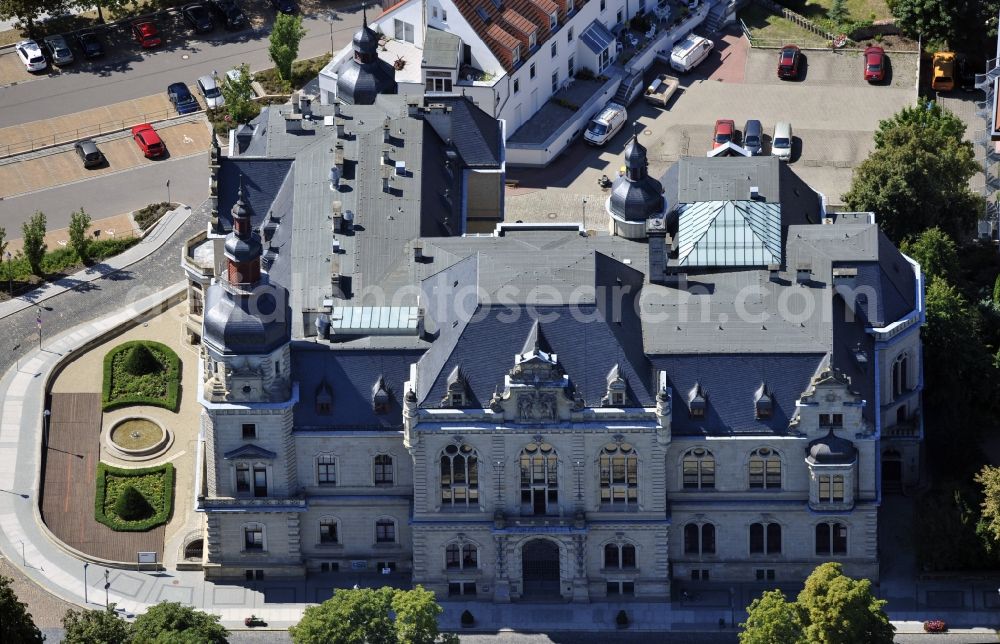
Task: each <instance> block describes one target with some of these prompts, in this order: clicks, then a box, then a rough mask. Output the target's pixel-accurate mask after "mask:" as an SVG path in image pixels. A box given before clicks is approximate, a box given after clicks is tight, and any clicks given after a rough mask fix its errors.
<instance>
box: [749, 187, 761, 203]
mask: <svg viewBox="0 0 1000 644" xmlns="http://www.w3.org/2000/svg"><path fill="white" fill-rule="evenodd" d="M759 199H760V188H759V187H757V186H750V200H751V201H757V200H759Z"/></svg>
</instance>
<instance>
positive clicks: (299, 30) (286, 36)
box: [267, 13, 306, 82]
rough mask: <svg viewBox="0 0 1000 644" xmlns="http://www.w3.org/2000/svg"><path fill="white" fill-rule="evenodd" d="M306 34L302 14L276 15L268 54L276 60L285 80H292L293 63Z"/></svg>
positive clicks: (281, 75)
mask: <svg viewBox="0 0 1000 644" xmlns="http://www.w3.org/2000/svg"><path fill="white" fill-rule="evenodd" d="M305 35H306V30H305V29H304V28H303V27H302V16H299V15H295V16H291V15H288V14H284V13H279V14H278V15H277V16H276V17H275V19H274V26H273V27H272V28H271V38H270V41H271V45H270V47H268V49H267V54H268V56H270V57H271V60H272V61H273V62H274V66H275V68H276V69H277V70H278V76H280V77H281V79H282V80H284V81H285V82H291V80H292V63H293V62H295V59H296V57H298V55H299V43H300V42H301V41H302V38H303V37H304V36H305Z"/></svg>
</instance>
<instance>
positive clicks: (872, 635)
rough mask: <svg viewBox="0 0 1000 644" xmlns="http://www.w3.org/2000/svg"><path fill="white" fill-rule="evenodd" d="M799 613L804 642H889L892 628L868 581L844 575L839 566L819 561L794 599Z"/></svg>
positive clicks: (882, 643)
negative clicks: (800, 612)
mask: <svg viewBox="0 0 1000 644" xmlns="http://www.w3.org/2000/svg"><path fill="white" fill-rule="evenodd" d="M796 603H797V604H798V607H799V609H800V610H801V611H802V612H803V616H804V617H803V621H804V623H805V629H804V631H803V634H804V636H805V641H806V642H824V643H825V644H855V643H856V642H865V643H866V644H892V639H893V634H894V633H895V631H896V629H895V628H893V626H892V624H890V623H889V617H888V616H887V615H886V614H885V611H884V610H883V608H884V607H885V605H886V604H887V603H888V602H886V601H885V600H884V599H877V598H876V597H875V596H874V595H872V589H871V582H870V581H868V580H867V579H851V578H850V577H847V576H846V575H844V572H843V566H842V565H841V564H839V563H833V562H828V563H824V564H820V565H819V566H817V568H816V569H815V570H813V572H812V574H811V575H809V577H808V578H807V579H806V584H805V588H803V589H802V592H800V593H799V597H798V599H797V600H796Z"/></svg>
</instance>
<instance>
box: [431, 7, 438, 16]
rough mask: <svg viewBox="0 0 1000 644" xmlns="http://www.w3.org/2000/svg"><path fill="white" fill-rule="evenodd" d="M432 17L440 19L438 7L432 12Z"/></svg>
mask: <svg viewBox="0 0 1000 644" xmlns="http://www.w3.org/2000/svg"><path fill="white" fill-rule="evenodd" d="M431 15H433V16H434V17H435V18H437V17H438V8H437V7H434V9H433V10H432V11H431Z"/></svg>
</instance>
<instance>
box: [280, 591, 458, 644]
mask: <svg viewBox="0 0 1000 644" xmlns="http://www.w3.org/2000/svg"><path fill="white" fill-rule="evenodd" d="M390 611H391V612H392V613H395V619H393V617H392V616H391V615H390ZM440 614H441V607H440V606H439V605H438V604H437V602H436V601H435V600H434V593H432V592H430V591H428V590H424V589H423V588H422V587H421V586H417V587H416V588H414V589H413V590H396V589H394V588H389V587H388V586H386V587H383V588H379V589H372V588H357V589H354V590H343V589H341V590H337V591H335V592H334V594H333V597H331V598H330V599H328V600H326V601H325V602H323V603H322V604H320V605H319V606H310V607H309V608H306V612H305V614H304V615H303V616H302V620H301V621H299V623H298V624H296V625H295V626H292V627H291V628H290V629H289V632H291V634H292V641H293V642H295V644H327V643H328V642H336V643H337V644H436V643H441V644H457V642H458V638H457V637H456V636H455V635H452V634H441V633H440V632H439V631H438V625H437V619H438V615H440Z"/></svg>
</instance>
